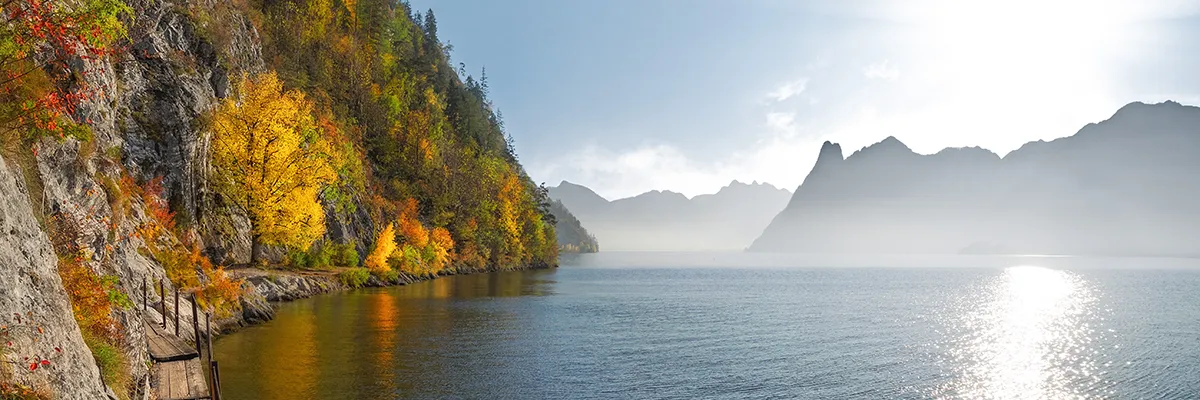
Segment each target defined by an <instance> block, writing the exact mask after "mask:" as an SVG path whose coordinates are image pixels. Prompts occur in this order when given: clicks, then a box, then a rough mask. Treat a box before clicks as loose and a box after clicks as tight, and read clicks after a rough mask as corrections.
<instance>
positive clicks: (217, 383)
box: [209, 360, 221, 400]
mask: <svg viewBox="0 0 1200 400" xmlns="http://www.w3.org/2000/svg"><path fill="white" fill-rule="evenodd" d="M212 376H213V391H212V392H210V393H209V394H210V395H211V396H212V400H221V369H220V368H217V360H212Z"/></svg>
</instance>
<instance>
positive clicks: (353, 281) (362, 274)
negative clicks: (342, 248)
mask: <svg viewBox="0 0 1200 400" xmlns="http://www.w3.org/2000/svg"><path fill="white" fill-rule="evenodd" d="M370 277H371V272H370V271H368V270H367V269H366V268H347V269H345V270H342V272H339V273H338V280H339V281H341V282H342V284H343V285H346V286H349V287H352V288H356V287H362V285H363V284H364V283H367V279H369V278H370Z"/></svg>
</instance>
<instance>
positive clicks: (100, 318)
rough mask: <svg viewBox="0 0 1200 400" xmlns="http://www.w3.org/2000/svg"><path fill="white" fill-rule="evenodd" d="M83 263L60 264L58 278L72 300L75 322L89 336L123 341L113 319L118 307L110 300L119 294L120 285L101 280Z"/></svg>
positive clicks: (68, 259)
mask: <svg viewBox="0 0 1200 400" xmlns="http://www.w3.org/2000/svg"><path fill="white" fill-rule="evenodd" d="M80 261H82V260H81V259H80V258H71V257H64V258H60V259H59V262H58V274H59V277H60V278H61V279H62V282H63V288H64V289H66V291H67V295H68V296H69V297H70V298H71V309H72V311H74V315H75V321H76V322H78V323H79V327H80V328H81V329H83V330H85V331H87V332H92V333H94V334H96V335H98V336H101V337H105V338H109V339H116V338H119V337H120V336H121V334H120V325H119V324H118V323H117V321H116V320H115V319H113V318H112V311H113V308H114V306H115V304H114V302H113V299H112V298H111V297H110V293H111V292H112V291H113V290H116V287H115V284H116V281H115V280H106V279H103V278H101V277H100V276H99V275H97V274H96V273H95V272H93V271H92V269H91V268H89V267H88V266H86V265H84V264H83V263H81V262H80Z"/></svg>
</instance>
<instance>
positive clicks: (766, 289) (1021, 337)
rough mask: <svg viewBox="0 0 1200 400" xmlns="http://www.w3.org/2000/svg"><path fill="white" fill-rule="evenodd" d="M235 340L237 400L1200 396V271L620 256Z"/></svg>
mask: <svg viewBox="0 0 1200 400" xmlns="http://www.w3.org/2000/svg"><path fill="white" fill-rule="evenodd" d="M216 347H217V349H216V351H217V359H218V361H219V362H220V365H221V377H222V380H223V394H224V396H225V398H227V399H235V400H237V399H392V398H462V399H591V398H597V399H668V398H670V399H708V398H714V399H794V398H831V399H843V398H862V399H880V398H913V399H925V398H967V399H1073V398H1120V399H1126V398H1200V260H1179V259H1084V258H1044V257H982V256H974V257H972V256H945V257H918V256H896V257H853V258H851V257H828V256H827V257H811V256H808V257H806V256H794V255H793V256H776V255H754V254H699V253H696V254H664V253H655V254H632V253H600V254H595V255H584V256H578V257H572V258H565V259H564V260H563V266H562V267H561V268H559V269H557V270H548V271H532V272H510V273H495V274H482V275H471V276H458V277H450V278H443V279H438V280H434V281H431V282H425V283H421V284H415V285H410V286H404V287H397V288H388V289H371V290H360V291H354V292H350V293H344V294H336V295H328V296H320V297H316V298H312V299H306V300H301V301H296V302H292V303H286V304H283V305H281V306H280V308H279V312H278V316H277V318H276V319H275V320H274V321H271V322H270V323H267V324H265V325H261V326H256V327H251V328H248V329H245V330H244V331H241V332H238V333H236V334H233V335H230V336H229V337H225V338H221V339H220V340H218V341H217V343H216Z"/></svg>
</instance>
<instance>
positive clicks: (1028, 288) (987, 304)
mask: <svg viewBox="0 0 1200 400" xmlns="http://www.w3.org/2000/svg"><path fill="white" fill-rule="evenodd" d="M988 286H989V287H988V289H987V290H985V293H986V296H987V298H985V299H981V300H982V301H981V302H980V304H979V308H977V309H975V310H967V311H966V312H965V313H964V314H965V315H964V318H963V320H962V322H961V323H962V325H963V326H961V327H959V328H962V330H963V333H964V335H963V336H962V337H961V340H959V341H958V343H957V345H956V346H954V349H953V350H952V357H953V358H954V363H955V365H957V366H959V368H960V369H961V370H960V371H959V374H958V375H959V379H958V381H957V382H955V384H954V386H955V387H954V388H953V389H952V390H951V391H950V392H952V393H953V394H951V395H950V396H949V397H952V398H970V399H1074V398H1088V397H1090V396H1096V395H1097V394H1096V393H1091V392H1092V390H1091V389H1092V388H1093V387H1094V385H1096V384H1098V383H1099V375H1098V374H1097V373H1098V372H1099V371H1097V368H1096V367H1097V366H1096V365H1095V357H1093V354H1094V348H1093V347H1092V345H1091V343H1090V342H1091V341H1092V340H1093V339H1094V338H1093V337H1092V336H1093V335H1092V331H1093V330H1092V329H1091V327H1089V325H1088V316H1089V313H1091V308H1092V305H1093V303H1094V301H1095V298H1094V295H1093V294H1092V291H1091V289H1090V288H1089V287H1088V286H1087V285H1086V282H1084V281H1083V280H1082V279H1080V278H1079V277H1078V276H1077V275H1075V274H1073V273H1070V272H1067V271H1058V270H1052V269H1047V268H1041V267H1031V266H1019V267H1012V268H1008V269H1005V270H1004V272H1003V274H1002V275H1001V276H1000V277H998V278H997V279H996V280H994V281H992V282H991V283H990V284H989V285H988Z"/></svg>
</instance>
